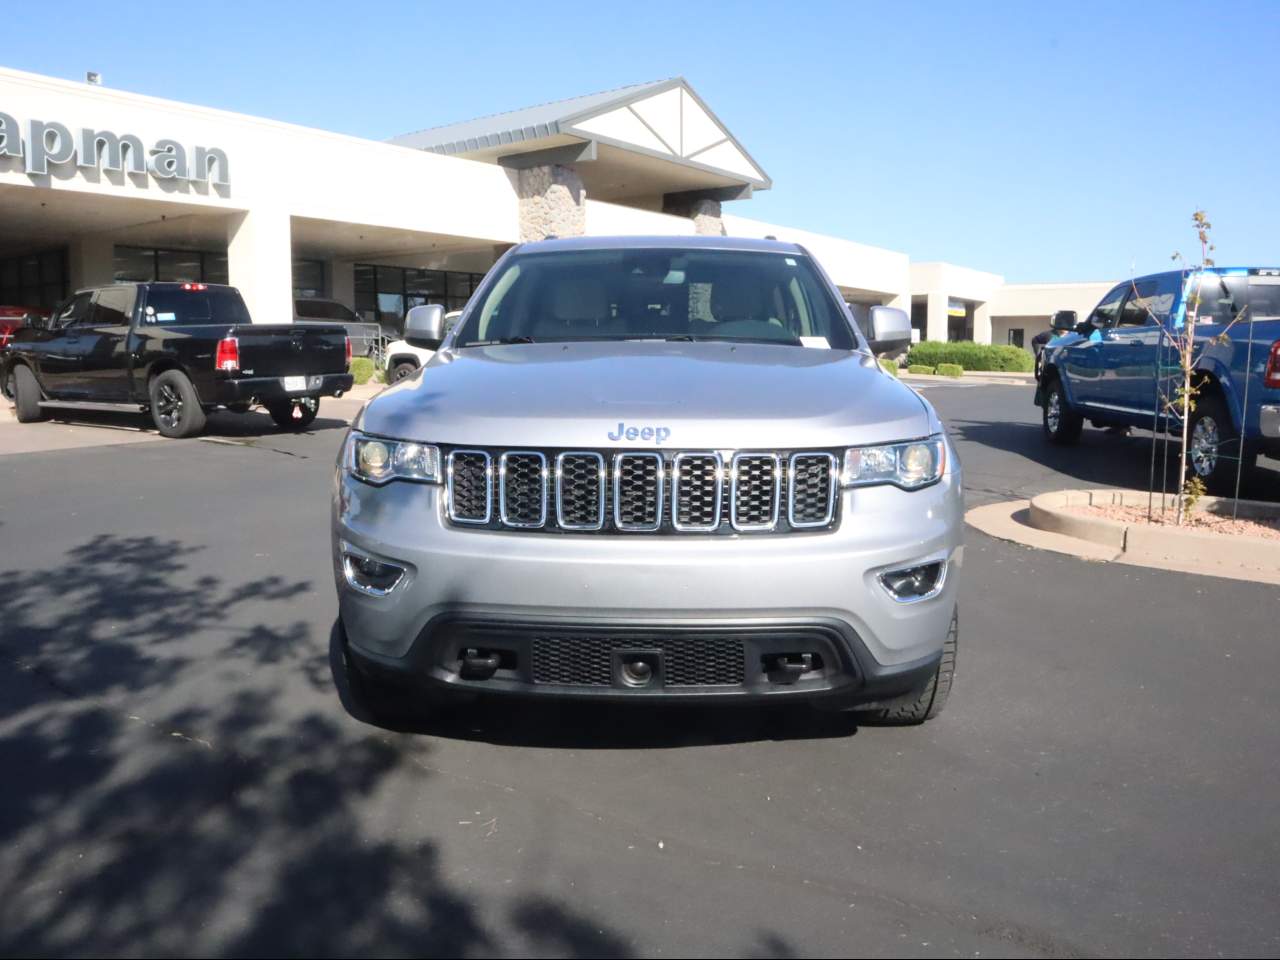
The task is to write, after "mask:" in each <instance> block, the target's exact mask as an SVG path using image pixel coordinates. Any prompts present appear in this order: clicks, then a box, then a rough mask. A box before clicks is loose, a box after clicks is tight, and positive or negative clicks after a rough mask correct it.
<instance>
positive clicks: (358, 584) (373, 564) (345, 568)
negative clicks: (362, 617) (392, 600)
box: [342, 548, 404, 597]
mask: <svg viewBox="0 0 1280 960" xmlns="http://www.w3.org/2000/svg"><path fill="white" fill-rule="evenodd" d="M342 572H343V574H344V575H345V576H346V578H347V583H348V584H350V585H351V587H352V588H354V589H356V590H359V591H360V592H361V593H364V594H368V595H369V596H371V597H385V596H386V595H387V594H388V593H390V592H391V591H392V590H394V589H395V588H396V584H398V583H399V582H400V579H401V578H402V577H403V576H404V567H401V566H398V565H397V564H394V563H388V562H386V561H385V560H375V559H374V558H373V557H370V556H368V555H366V554H363V553H355V552H352V551H351V550H349V549H345V548H344V550H343V553H342Z"/></svg>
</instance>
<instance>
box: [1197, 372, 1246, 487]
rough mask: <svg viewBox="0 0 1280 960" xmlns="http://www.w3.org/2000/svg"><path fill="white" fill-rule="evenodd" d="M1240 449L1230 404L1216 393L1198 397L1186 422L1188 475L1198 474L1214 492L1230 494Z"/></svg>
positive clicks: (1243, 465) (1234, 480)
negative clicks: (1228, 407)
mask: <svg viewBox="0 0 1280 960" xmlns="http://www.w3.org/2000/svg"><path fill="white" fill-rule="evenodd" d="M1239 449H1240V436H1239V434H1238V433H1237V432H1236V429H1235V427H1234V425H1233V424H1232V423H1231V414H1230V413H1229V412H1228V411H1227V405H1226V404H1225V403H1223V402H1222V400H1221V398H1219V397H1214V396H1209V397H1204V398H1203V399H1200V400H1197V401H1196V408H1195V410H1193V411H1192V412H1191V422H1190V423H1189V424H1188V425H1187V475H1188V476H1189V477H1190V476H1195V477H1199V478H1200V479H1201V480H1202V481H1203V482H1204V485H1205V489H1206V490H1208V491H1209V492H1210V493H1212V494H1216V495H1218V496H1231V495H1232V494H1233V493H1235V488H1236V461H1237V454H1238V452H1239ZM1246 467H1247V463H1246V464H1242V465H1241V467H1240V469H1241V471H1242V472H1247V470H1246Z"/></svg>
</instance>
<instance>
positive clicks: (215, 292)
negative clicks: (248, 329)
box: [143, 286, 251, 327]
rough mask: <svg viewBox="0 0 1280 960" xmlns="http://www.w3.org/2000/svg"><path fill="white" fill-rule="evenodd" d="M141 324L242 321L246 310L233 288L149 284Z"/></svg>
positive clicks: (227, 322)
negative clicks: (144, 313)
mask: <svg viewBox="0 0 1280 960" xmlns="http://www.w3.org/2000/svg"><path fill="white" fill-rule="evenodd" d="M143 322H144V323H155V324H163V325H164V326H167V327H170V326H192V325H198V324H214V323H217V324H222V323H226V324H244V323H249V322H251V321H250V319H249V310H248V308H246V307H245V305H244V301H243V300H242V299H240V291H239V290H236V289H235V288H234V287H203V288H201V287H197V286H191V287H189V288H185V289H184V287H181V286H172V287H152V288H151V289H150V290H149V291H148V292H147V308H146V315H145V316H144V318H143Z"/></svg>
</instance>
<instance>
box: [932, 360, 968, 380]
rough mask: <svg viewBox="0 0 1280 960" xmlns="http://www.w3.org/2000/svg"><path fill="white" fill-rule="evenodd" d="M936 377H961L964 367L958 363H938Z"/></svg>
mask: <svg viewBox="0 0 1280 960" xmlns="http://www.w3.org/2000/svg"><path fill="white" fill-rule="evenodd" d="M938 376H940V377H963V376H964V367H962V366H960V364H958V363H940V364H938Z"/></svg>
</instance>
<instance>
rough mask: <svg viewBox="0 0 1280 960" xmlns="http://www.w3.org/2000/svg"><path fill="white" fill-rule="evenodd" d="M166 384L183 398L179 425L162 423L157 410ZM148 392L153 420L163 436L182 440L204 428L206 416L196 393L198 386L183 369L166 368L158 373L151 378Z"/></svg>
mask: <svg viewBox="0 0 1280 960" xmlns="http://www.w3.org/2000/svg"><path fill="white" fill-rule="evenodd" d="M165 384H168V385H170V386H171V387H173V389H174V390H176V391H177V392H178V396H179V397H180V398H181V399H182V417H181V419H179V421H178V424H177V426H176V427H172V428H171V427H166V426H165V425H164V424H163V423H161V422H160V417H159V415H158V413H157V412H156V400H157V398H158V396H159V394H160V388H161V387H162V386H164V385H165ZM147 393H148V396H149V398H150V400H151V421H152V422H153V423H154V424H155V425H156V429H157V430H158V431H159V432H160V434H161V436H165V437H169V438H170V439H172V440H181V439H183V438H184V437H194V436H195V435H196V434H198V433H199V432H200V431H201V430H203V429H204V423H205V416H204V410H203V409H202V408H201V406H200V397H199V396H198V395H197V394H196V388H195V387H194V386H193V385H192V383H191V380H190V378H189V377H188V376H187V375H186V374H185V373H183V372H182V371H181V370H166V371H164V372H163V373H160V374H157V375H156V376H155V377H153V378H152V379H151V386H150V388H149V390H148V391H147Z"/></svg>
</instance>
